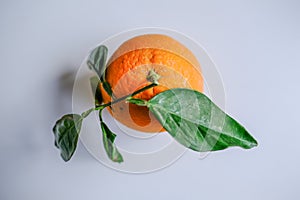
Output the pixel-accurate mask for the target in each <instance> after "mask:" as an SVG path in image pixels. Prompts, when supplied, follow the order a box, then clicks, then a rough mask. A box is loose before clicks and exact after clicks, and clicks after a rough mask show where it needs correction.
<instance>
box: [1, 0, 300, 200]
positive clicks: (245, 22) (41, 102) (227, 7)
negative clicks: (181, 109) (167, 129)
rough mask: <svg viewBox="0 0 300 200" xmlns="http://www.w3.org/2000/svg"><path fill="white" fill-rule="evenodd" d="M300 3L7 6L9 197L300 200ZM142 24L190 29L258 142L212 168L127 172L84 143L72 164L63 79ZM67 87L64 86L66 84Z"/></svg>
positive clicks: (5, 166) (4, 60)
mask: <svg viewBox="0 0 300 200" xmlns="http://www.w3.org/2000/svg"><path fill="white" fill-rule="evenodd" d="M299 6H300V4H299V3H298V2H297V1H247V2H246V1H245V2H242V1H231V0H228V1H219V2H217V1H209V2H208V1H193V2H189V1H170V2H165V3H164V2H163V1H154V0H152V1H147V2H145V3H142V2H141V1H134V2H129V1H119V2H117V1H90V2H88V1H76V2H74V1H64V2H61V1H26V2H25V1H1V3H0V27H1V29H0V44H1V45H0V59H1V73H0V76H1V77H0V89H1V93H2V95H1V113H2V114H1V118H0V119H1V128H0V133H1V136H0V137H1V138H0V164H1V166H0V177H1V179H0V199H5V200H6V199H12V200H15V199H26V200H27V199H43V200H46V199H49V200H50V199H74V200H75V199H129V198H130V199H183V198H185V199H186V198H190V199H196V198H197V199H299V198H300V192H299V179H300V171H299V168H300V160H299V158H300V157H299V155H300V146H299V144H298V141H299V139H300V134H299V128H298V126H299V122H300V121H299V115H298V113H299V111H300V107H299V102H300V95H299V85H300V79H299V77H298V76H299V74H300V68H299V64H300V61H299V52H300V48H299V47H300V44H299V43H300V41H299V35H300V28H299V19H300V14H299ZM141 26H161V27H168V28H172V29H175V30H178V31H181V32H183V33H185V34H187V35H189V36H191V37H192V38H194V39H195V40H196V41H198V42H199V43H201V44H203V46H204V47H205V48H206V49H207V50H208V52H209V53H210V55H211V57H212V58H213V59H214V61H215V62H216V64H217V65H218V67H219V70H220V72H221V74H222V77H223V80H224V84H225V89H226V96H227V101H226V102H227V103H226V109H227V112H228V113H230V114H231V115H232V116H234V117H235V118H237V119H238V120H239V121H240V122H241V123H242V124H244V125H245V126H246V127H247V128H248V129H249V131H250V132H251V133H252V134H253V135H254V136H255V137H256V138H257V140H258V141H259V147H258V148H255V149H253V150H250V151H243V150H241V149H237V148H235V149H230V150H226V151H223V152H218V153H213V154H211V155H210V156H209V157H207V158H206V159H204V160H199V159H198V157H197V154H195V153H192V152H188V153H186V154H185V155H184V156H183V157H182V158H181V159H180V160H178V161H177V162H176V163H175V164H173V165H172V166H170V167H168V168H166V169H164V170H162V171H158V172H155V173H150V174H144V175H131V174H124V173H119V172H116V171H113V170H111V169H108V168H106V167H104V166H102V165H101V164H99V163H98V162H96V161H95V160H94V159H93V158H92V157H91V156H90V155H89V154H88V153H87V152H86V150H85V149H84V148H83V147H82V145H80V144H79V147H78V150H77V152H76V154H75V156H74V158H73V159H72V160H71V161H70V162H69V163H64V162H63V161H62V160H61V159H60V158H59V155H58V151H57V150H56V149H55V148H54V145H53V135H52V132H51V129H52V126H53V123H54V121H55V120H56V119H57V118H58V117H59V116H61V115H62V114H64V113H67V112H70V111H71V103H70V101H71V93H70V90H69V89H68V88H67V87H66V86H65V87H62V84H61V82H62V81H60V80H64V82H66V78H64V79H62V78H61V76H62V74H64V73H67V72H71V71H73V70H76V69H77V68H78V67H79V66H80V64H81V61H82V60H83V58H84V57H85V55H86V53H87V52H88V51H89V50H90V48H91V47H93V45H95V44H97V43H99V42H100V41H102V40H104V39H105V38H107V37H108V36H110V35H112V34H115V33H117V32H120V31H123V30H126V29H130V28H136V27H141ZM63 85H66V84H63Z"/></svg>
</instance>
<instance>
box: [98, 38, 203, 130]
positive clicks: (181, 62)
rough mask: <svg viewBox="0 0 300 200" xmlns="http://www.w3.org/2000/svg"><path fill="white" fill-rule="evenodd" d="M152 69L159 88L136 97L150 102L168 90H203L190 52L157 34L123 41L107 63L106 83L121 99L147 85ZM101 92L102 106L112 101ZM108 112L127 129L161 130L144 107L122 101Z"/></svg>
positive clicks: (198, 72) (197, 67)
mask: <svg viewBox="0 0 300 200" xmlns="http://www.w3.org/2000/svg"><path fill="white" fill-rule="evenodd" d="M151 70H154V72H155V73H157V74H158V75H159V76H160V78H159V80H158V82H159V85H158V86H155V87H154V88H150V89H148V90H146V91H144V92H142V93H139V94H137V95H136V96H135V98H141V99H145V100H149V99H151V98H152V97H154V96H155V95H156V94H158V93H160V92H163V91H165V90H167V89H171V88H191V89H194V90H198V91H200V92H202V91H203V77H202V75H201V71H200V64H199V63H198V61H197V59H196V58H195V56H194V55H193V53H192V52H191V51H190V50H189V49H187V48H186V47H185V46H183V45H182V44H181V43H179V42H177V41H176V40H174V39H173V38H171V37H169V36H166V35H159V34H148V35H141V36H137V37H134V38H132V39H129V40H128V41H126V42H124V43H123V44H122V45H121V46H120V47H119V48H118V49H117V50H116V51H115V52H114V54H113V55H112V56H111V58H110V60H109V61H108V67H107V70H106V81H107V82H108V83H109V84H110V86H111V88H112V90H113V93H114V95H115V97H116V98H120V97H122V96H125V95H128V94H131V93H133V92H134V91H136V90H137V89H140V88H142V87H144V86H146V85H148V84H150V82H148V81H147V79H146V78H147V75H148V73H149V71H151ZM101 91H102V94H103V101H104V103H107V102H110V101H112V99H111V97H109V96H108V94H107V93H106V92H105V91H104V89H103V88H102V87H101ZM109 110H110V113H111V114H112V116H113V117H114V118H115V119H117V120H118V121H119V122H121V123H122V124H124V125H125V126H127V127H129V128H132V129H135V130H138V131H142V132H149V133H153V132H161V131H164V129H163V128H162V126H161V124H160V123H159V122H158V121H157V120H156V119H155V118H154V116H152V114H151V113H150V112H149V110H148V108H147V107H142V106H137V105H133V104H130V103H126V102H125V101H123V102H119V103H117V104H114V105H113V106H112V107H111V108H109Z"/></svg>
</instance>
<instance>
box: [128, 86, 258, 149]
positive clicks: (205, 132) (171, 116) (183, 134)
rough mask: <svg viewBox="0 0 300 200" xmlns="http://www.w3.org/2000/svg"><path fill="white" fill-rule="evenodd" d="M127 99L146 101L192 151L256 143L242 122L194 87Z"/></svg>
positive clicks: (181, 142) (152, 110)
mask: <svg viewBox="0 0 300 200" xmlns="http://www.w3.org/2000/svg"><path fill="white" fill-rule="evenodd" d="M128 101H129V102H130V103H135V104H137V105H147V107H148V108H149V110H150V111H151V112H152V113H153V114H154V116H155V117H156V119H157V120H158V121H159V122H160V123H161V124H162V126H163V127H164V128H165V129H166V130H167V131H168V132H169V134H170V135H172V136H173V137H174V138H175V139H176V140H177V141H178V142H179V143H180V144H182V145H184V146H186V147H187V148H190V149H192V150H194V151H199V152H207V151H217V150H222V149H225V148H228V147H231V146H239V147H242V148H245V149H250V148H252V147H255V146H257V142H256V140H255V139H254V138H253V137H252V136H251V135H250V134H249V133H248V132H247V131H246V129H245V128H244V127H243V126H242V125H240V124H239V123H238V122H237V121H235V120H234V119H232V118H231V117H230V116H228V115H227V114H226V113H224V112H223V111H222V110H221V109H220V108H219V107H218V106H216V105H215V104H214V103H213V102H212V101H211V100H210V99H209V98H208V97H207V96H205V95H204V94H202V93H200V92H197V91H195V90H190V89H183V88H176V89H171V90H167V91H164V92H162V93H160V94H158V95H156V96H155V97H153V98H152V99H150V100H149V101H148V102H145V101H143V100H137V99H128Z"/></svg>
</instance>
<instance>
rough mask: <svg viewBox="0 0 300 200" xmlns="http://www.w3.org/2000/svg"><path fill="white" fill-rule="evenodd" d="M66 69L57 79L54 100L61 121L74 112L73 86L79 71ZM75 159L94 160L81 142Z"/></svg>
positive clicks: (56, 113) (55, 110)
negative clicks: (64, 116) (63, 117)
mask: <svg viewBox="0 0 300 200" xmlns="http://www.w3.org/2000/svg"><path fill="white" fill-rule="evenodd" d="M65 69H67V70H66V71H64V72H63V73H62V74H61V75H60V76H59V77H58V78H57V84H56V88H55V92H56V95H55V96H56V98H55V100H54V101H55V103H54V112H55V115H56V116H57V119H59V118H60V117H62V116H63V115H65V114H68V113H72V112H73V111H72V93H73V86H74V82H75V78H76V73H77V70H75V69H74V68H72V69H70V68H69V69H68V68H66V67H65ZM78 114H80V113H78ZM51 133H52V132H51ZM53 148H55V147H54V145H53ZM58 156H59V155H58ZM74 157H76V160H77V161H80V160H82V161H86V160H90V161H93V159H91V158H92V156H91V155H90V154H89V153H88V152H87V150H86V149H85V147H84V146H83V145H82V144H81V142H80V141H79V142H78V145H77V149H76V152H75V154H74ZM73 159H74V158H73ZM74 160H75V159H74Z"/></svg>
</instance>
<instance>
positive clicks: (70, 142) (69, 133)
mask: <svg viewBox="0 0 300 200" xmlns="http://www.w3.org/2000/svg"><path fill="white" fill-rule="evenodd" d="M82 120H83V118H82V117H81V116H80V115H77V114H68V115H64V116H63V117H62V118H61V119H59V120H58V121H57V122H56V124H55V125H54V127H53V133H54V136H55V146H56V147H57V148H58V149H60V155H61V157H62V159H63V160H64V161H68V160H70V159H71V157H72V156H73V154H74V152H75V150H76V147H77V142H78V136H79V132H80V129H81V124H82Z"/></svg>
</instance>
